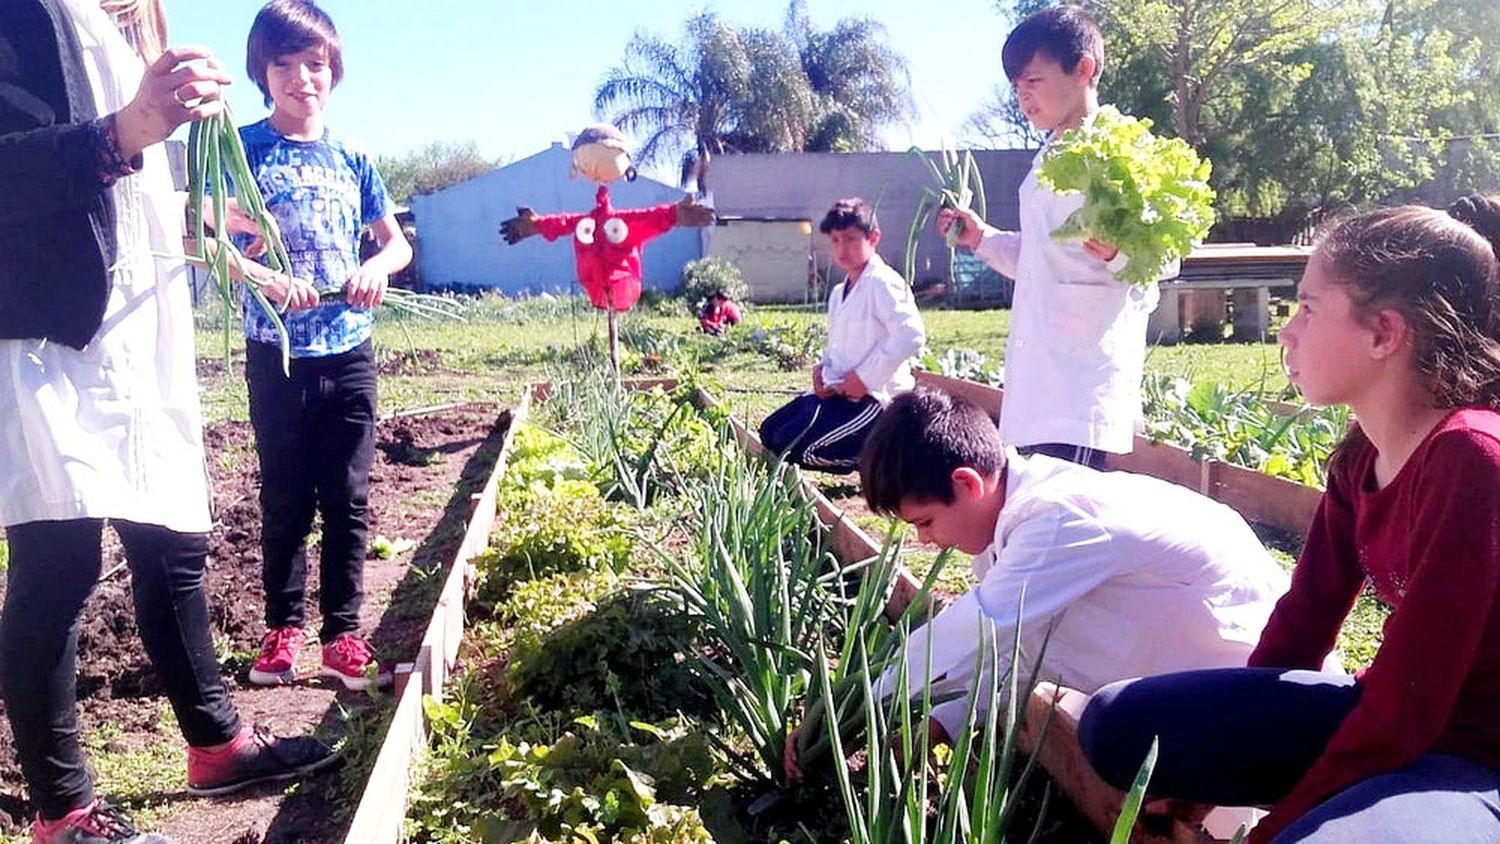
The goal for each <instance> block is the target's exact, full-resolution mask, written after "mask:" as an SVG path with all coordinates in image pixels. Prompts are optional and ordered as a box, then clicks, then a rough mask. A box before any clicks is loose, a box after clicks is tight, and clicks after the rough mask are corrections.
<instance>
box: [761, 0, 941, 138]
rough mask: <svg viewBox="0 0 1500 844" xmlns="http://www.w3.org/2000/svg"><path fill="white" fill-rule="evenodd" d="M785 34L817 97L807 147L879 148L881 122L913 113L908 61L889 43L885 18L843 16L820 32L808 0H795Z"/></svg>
mask: <svg viewBox="0 0 1500 844" xmlns="http://www.w3.org/2000/svg"><path fill="white" fill-rule="evenodd" d="M786 35H787V38H788V39H789V40H790V41H791V42H792V45H793V47H795V48H796V50H797V56H798V60H799V61H800V63H801V65H802V72H803V73H804V74H806V76H807V80H808V84H809V85H810V86H811V87H812V91H813V94H814V96H815V98H816V99H815V104H814V114H813V116H812V117H813V125H812V126H811V127H810V131H809V132H808V140H807V142H806V144H805V149H806V150H807V151H808V152H852V151H858V150H868V149H879V148H880V147H881V142H880V130H881V128H883V127H884V126H885V125H886V124H889V123H894V122H897V121H900V120H904V119H907V118H909V117H910V116H911V115H912V114H913V112H914V108H913V105H912V100H911V92H910V89H911V78H910V75H909V74H908V73H907V69H906V61H905V60H904V59H902V57H901V55H900V54H899V53H897V52H896V51H895V50H893V49H891V47H890V46H889V45H888V44H886V42H885V35H886V32H885V27H884V26H882V25H881V24H879V23H877V22H875V21H873V20H870V19H869V18H844V19H843V20H841V21H839V22H838V23H837V24H835V25H834V27H833V29H830V30H827V31H824V32H820V31H818V30H817V29H814V28H813V25H812V19H811V17H809V15H808V12H807V3H806V1H805V0H792V2H791V5H790V6H788V8H787V15H786Z"/></svg>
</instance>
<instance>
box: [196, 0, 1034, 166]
mask: <svg viewBox="0 0 1500 844" xmlns="http://www.w3.org/2000/svg"><path fill="white" fill-rule="evenodd" d="M261 2H262V0H166V7H167V14H168V20H169V27H170V31H171V32H170V40H171V42H172V43H174V44H187V43H194V44H204V45H206V46H208V47H211V48H212V49H213V50H214V51H215V52H217V53H218V54H219V56H220V58H221V59H222V60H224V61H225V63H226V64H227V65H228V66H229V67H230V68H231V70H232V72H233V73H234V74H235V77H236V79H237V83H236V84H235V86H234V87H233V88H232V93H231V95H230V103H231V105H232V106H233V108H234V111H235V117H236V120H237V121H238V122H240V123H248V122H251V121H253V120H255V119H259V118H260V117H261V116H263V115H264V114H265V108H264V107H263V106H262V104H261V100H260V96H259V92H258V91H256V90H255V86H254V84H253V83H251V82H250V81H249V80H248V79H246V78H244V63H245V36H246V34H247V32H248V31H249V27H250V22H251V20H253V19H254V17H255V12H256V11H257V10H258V9H259V8H260V6H261ZM321 5H322V6H323V8H324V9H325V10H327V12H328V13H329V15H330V16H332V17H333V20H334V23H335V25H337V26H338V28H339V34H340V36H341V37H342V39H343V42H344V64H345V77H344V82H343V84H342V85H340V86H339V88H338V89H337V90H335V92H334V94H333V98H332V100H331V102H330V106H329V123H330V124H331V125H332V126H333V127H334V128H335V129H337V130H338V131H340V132H342V133H344V134H345V135H347V136H349V137H352V138H354V139H356V140H359V141H361V142H362V143H363V144H364V145H365V146H366V147H367V148H368V149H370V150H372V151H373V152H375V153H377V154H399V153H402V152H406V151H408V150H411V149H414V148H417V147H421V146H424V145H426V144H427V143H429V142H432V141H448V142H467V141H473V142H474V143H476V144H477V145H478V146H479V149H480V151H481V152H483V153H484V154H485V155H489V156H502V155H506V156H513V157H516V158H520V157H525V156H527V155H530V154H532V153H534V152H537V151H539V150H542V149H545V148H546V147H547V145H548V144H549V143H551V142H552V141H554V140H556V141H561V140H564V139H565V135H566V133H568V132H570V131H576V130H577V129H578V128H579V127H582V126H584V125H586V124H588V123H590V122H592V121H593V120H594V115H593V112H592V105H593V91H594V88H595V86H597V85H598V83H599V82H600V80H601V79H603V77H604V75H605V73H606V72H607V71H608V70H609V68H610V67H612V66H614V65H616V64H618V63H620V62H621V61H622V60H623V58H624V55H625V45H626V43H627V42H628V41H629V40H630V37H631V35H632V34H633V33H635V32H637V31H643V32H647V33H650V34H652V35H655V36H657V37H661V38H665V39H668V40H671V41H672V42H674V43H676V42H678V41H680V40H681V37H682V22H683V20H684V19H686V18H687V17H688V16H690V15H692V14H693V13H695V12H697V11H699V10H704V9H708V10H712V11H716V12H718V13H719V14H720V15H722V16H723V17H725V18H726V19H728V20H729V21H731V22H733V23H736V24H740V25H752V26H766V27H776V28H778V29H779V28H780V26H781V22H782V20H783V18H784V16H785V14H786V4H785V3H784V2H780V0H760V1H759V2H749V1H748V0H739V2H720V3H707V4H706V3H701V2H698V3H690V2H676V0H645V2H636V3H628V4H627V3H604V2H597V0H595V2H579V1H578V0H551V2H548V0H541V2H534V3H523V2H517V0H421V2H411V0H323V2H322V3H321ZM808 5H809V12H810V14H811V15H812V18H813V22H814V24H815V25H816V26H817V27H818V28H820V29H827V28H829V27H831V26H832V25H833V24H834V23H836V22H837V21H838V20H839V19H840V18H843V17H848V16H851V15H853V16H862V17H869V18H873V19H875V20H877V21H879V22H881V23H882V24H884V25H885V27H886V29H887V33H888V36H889V40H890V43H891V45H892V46H893V47H894V48H895V49H896V50H897V51H898V52H900V53H901V54H902V55H903V56H905V58H906V61H907V63H908V68H909V71H910V73H911V84H912V92H913V95H914V97H915V99H916V104H917V110H918V114H917V117H916V119H915V121H914V122H913V123H912V125H910V126H903V127H898V128H893V129H891V130H890V131H889V132H888V133H887V145H888V146H889V147H890V148H893V149H905V148H906V147H909V146H911V145H912V144H913V143H917V144H921V145H922V146H924V147H928V148H936V147H937V146H939V145H940V144H941V143H942V142H943V141H944V140H945V139H947V141H948V142H949V143H950V144H951V143H952V142H953V139H954V138H955V137H956V136H957V135H958V134H959V132H960V128H961V124H962V123H963V122H964V120H965V118H967V116H968V115H969V114H970V112H972V111H973V110H974V109H976V108H977V107H978V106H979V105H980V104H981V102H982V101H983V100H984V99H985V98H986V97H987V95H988V92H989V91H990V90H991V89H992V87H993V86H994V85H995V83H996V82H998V81H999V80H1000V79H1001V72H1000V59H999V56H1000V45H1001V43H1002V41H1003V40H1004V37H1005V33H1006V31H1007V25H1006V22H1005V20H1004V19H1003V18H1002V17H1001V16H1000V15H999V13H998V12H997V11H996V7H995V5H994V3H993V2H991V0H945V2H939V3H921V2H914V0H904V2H898V0H872V2H864V3H861V2H855V0H809V4H808ZM671 169H673V168H671V166H670V165H668V167H667V169H666V170H665V171H662V172H670V171H671ZM669 180H670V179H669Z"/></svg>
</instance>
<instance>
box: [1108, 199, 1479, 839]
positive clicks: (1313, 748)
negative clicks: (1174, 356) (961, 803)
mask: <svg viewBox="0 0 1500 844" xmlns="http://www.w3.org/2000/svg"><path fill="white" fill-rule="evenodd" d="M1497 244H1500V202H1497V201H1496V199H1494V198H1488V199H1487V198H1483V197H1470V198H1467V199H1464V200H1460V201H1459V202H1458V203H1456V204H1455V205H1454V206H1453V207H1452V208H1451V209H1449V211H1448V212H1447V213H1444V212H1443V211H1438V210H1434V209H1431V208H1421V207H1415V206H1408V207H1404V208H1393V209H1387V210H1383V211H1376V212H1373V213H1370V214H1366V215H1363V216H1360V217H1356V218H1353V219H1351V220H1349V221H1347V222H1345V223H1343V224H1342V225H1339V226H1338V227H1337V228H1335V229H1334V230H1333V231H1332V232H1331V233H1329V234H1328V236H1327V237H1325V238H1323V240H1322V241H1321V242H1320V243H1319V244H1318V246H1317V248H1316V250H1315V251H1314V253H1313V257H1312V259H1311V260H1310V261H1309V262H1308V265H1307V270H1306V273H1305V274H1304V275H1303V277H1302V281H1301V284H1300V285H1299V287H1298V292H1297V299H1298V302H1299V305H1298V309H1297V313H1296V315H1295V316H1293V318H1292V321H1291V322H1290V323H1288V325H1287V327H1286V328H1285V329H1284V330H1283V331H1282V333H1281V344H1282V346H1283V347H1284V348H1285V351H1286V367H1287V373H1288V375H1289V376H1290V378H1291V380H1292V383H1293V384H1295V385H1296V386H1297V388H1298V389H1299V390H1301V391H1302V394H1303V396H1304V397H1306V399H1307V400H1308V401H1309V402H1312V403H1313V404H1347V405H1349V407H1350V409H1352V410H1353V411H1354V416H1355V418H1356V419H1358V420H1359V422H1358V425H1357V426H1356V427H1355V428H1353V429H1351V431H1350V432H1349V434H1348V436H1346V437H1345V439H1344V441H1343V443H1341V444H1340V445H1339V447H1338V449H1337V451H1336V452H1335V454H1334V457H1333V459H1332V460H1331V461H1330V466H1329V472H1328V488H1327V491H1326V492H1325V493H1324V494H1323V500H1322V502H1321V503H1320V504H1319V507H1318V511H1317V516H1316V517H1315V518H1314V521H1313V524H1312V527H1311V528H1310V529H1309V531H1308V536H1307V543H1306V545H1305V546H1304V547H1303V551H1302V558H1301V559H1300V560H1299V561H1298V563H1297V568H1296V571H1295V572H1294V573H1293V577H1292V588H1291V591H1290V592H1289V593H1287V595H1286V597H1284V598H1282V600H1281V602H1280V603H1279V604H1277V607H1276V612H1275V614H1274V615H1273V616H1272V617H1271V621H1270V623H1269V624H1268V625H1267V626H1266V630H1265V633H1264V634H1263V635H1262V636H1261V640H1260V644H1259V645H1258V646H1257V647H1256V649H1255V652H1254V653H1253V654H1251V656H1250V667H1249V668H1243V669H1236V670H1225V671H1204V672H1193V673H1189V674H1178V675H1171V676H1165V677H1148V678H1147V679H1144V680H1138V681H1135V682H1132V683H1124V684H1120V685H1117V686H1111V687H1109V688H1106V689H1104V690H1103V691H1101V692H1100V693H1099V694H1098V695H1097V696H1096V697H1095V699H1094V700H1092V701H1091V702H1090V703H1089V707H1088V709H1087V710H1085V712H1084V716H1083V719H1082V722H1081V723H1080V725H1079V726H1080V738H1081V740H1082V741H1083V744H1084V750H1085V753H1087V755H1088V757H1089V760H1090V761H1091V762H1092V763H1093V765H1094V767H1095V768H1096V769H1097V770H1098V771H1099V773H1100V774H1101V775H1102V776H1103V777H1104V779H1106V780H1108V781H1110V782H1112V783H1114V784H1116V785H1125V784H1127V783H1128V781H1129V780H1130V778H1131V776H1133V774H1134V771H1135V768H1136V766H1138V765H1140V763H1141V759H1142V757H1144V756H1145V754H1146V749H1147V747H1148V746H1149V745H1150V743H1151V739H1152V737H1153V736H1157V737H1159V740H1160V750H1159V754H1160V755H1159V756H1158V757H1157V762H1156V770H1155V773H1154V774H1153V775H1152V779H1151V789H1150V794H1151V795H1152V796H1156V797H1163V798H1174V799H1177V800H1185V801H1192V802H1196V803H1205V804H1222V803H1230V804H1238V805H1244V804H1257V803H1258V804H1271V813H1270V814H1269V815H1267V816H1266V818H1265V819H1264V820H1262V821H1261V822H1260V824H1259V825H1257V826H1256V827H1255V829H1254V830H1252V831H1251V835H1250V838H1251V840H1252V841H1276V842H1291V841H1328V842H1334V841H1338V842H1344V841H1443V842H1479V841H1485V842H1490V841H1500V412H1497V408H1500V262H1497V260H1496V254H1495V250H1496V248H1497ZM1366 583H1369V584H1371V586H1373V588H1374V589H1375V591H1376V593H1377V594H1378V595H1379V596H1380V598H1381V600H1382V601H1384V602H1385V603H1387V604H1389V605H1390V607H1391V615H1390V617H1389V619H1388V620H1387V621H1386V623H1385V628H1384V633H1385V636H1384V642H1383V643H1382V644H1381V646H1380V650H1379V651H1377V652H1376V654H1375V658H1374V660H1373V661H1372V662H1371V663H1370V665H1369V667H1367V668H1365V669H1364V670H1362V671H1360V672H1359V673H1357V674H1356V675H1355V676H1354V677H1329V676H1327V675H1324V674H1320V673H1318V672H1317V671H1316V669H1317V666H1318V662H1319V661H1320V660H1321V659H1322V658H1323V657H1324V655H1325V654H1327V653H1328V652H1329V650H1330V649H1331V648H1332V647H1333V646H1334V642H1335V640H1336V638H1337V636H1338V633H1339V629H1340V626H1341V625H1342V623H1343V621H1344V618H1345V616H1346V615H1348V613H1349V609H1350V607H1351V606H1352V605H1353V603H1354V600H1355V598H1356V597H1357V596H1358V595H1359V593H1360V590H1361V589H1363V588H1364V585H1365V584H1366ZM1127 768H1128V769H1129V772H1127V770H1126V769H1127Z"/></svg>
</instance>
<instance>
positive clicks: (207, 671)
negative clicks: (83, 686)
mask: <svg viewBox="0 0 1500 844" xmlns="http://www.w3.org/2000/svg"><path fill="white" fill-rule="evenodd" d="M111 526H112V527H113V528H114V529H115V533H117V534H119V537H120V542H121V543H122V544H123V545H124V546H125V559H126V561H127V562H128V563H129V567H130V576H131V581H130V588H131V594H132V597H133V598H134V599H135V618H136V625H137V626H138V627H139V628H140V633H141V641H142V642H144V643H145V646H146V653H147V654H149V655H150V657H151V662H152V664H153V665H154V666H155V667H156V671H157V674H158V675H159V676H160V678H161V682H162V685H163V686H164V687H165V688H166V693H167V699H168V700H169V701H171V704H172V710H173V711H174V712H175V713H176V714H177V723H178V724H179V725H180V726H181V728H182V734H183V736H184V737H185V738H186V739H187V741H188V744H190V745H192V746H194V747H208V746H212V745H216V744H222V743H224V742H226V741H229V740H230V739H231V738H233V737H234V736H235V734H236V733H238V732H239V717H238V715H236V714H235V709H234V703H233V701H232V700H231V698H230V696H229V691H228V690H227V689H226V688H225V687H224V682H223V680H222V679H221V678H220V676H219V665H218V660H217V658H216V656H215V654H214V646H213V639H212V637H211V635H210V633H209V627H208V601H207V599H206V597H205V596H204V592H203V565H204V562H205V560H206V558H207V556H208V537H207V535H205V534H198V533H177V532H175V531H171V530H168V529H166V528H163V527H157V526H154V525H139V524H132V523H129V522H112V523H111ZM102 532H103V522H102V521H100V520H98V519H78V520H70V521H56V522H28V523H26V524H20V525H13V526H11V527H9V528H7V529H6V538H7V539H8V541H9V543H10V570H9V571H8V572H7V574H6V587H5V608H4V611H3V613H0V692H3V694H4V697H5V713H6V715H7V717H9V718H10V725H11V732H12V733H13V734H14V737H15V744H16V755H17V756H18V757H19V759H20V763H21V771H22V773H23V774H24V775H25V777H26V784H27V787H28V789H29V790H30V792H31V799H32V802H33V803H35V804H36V806H37V808H38V810H39V811H40V812H41V813H42V816H43V817H45V818H48V819H56V818H60V817H62V816H63V815H66V814H67V813H68V812H70V811H72V810H73V809H76V808H78V807H80V806H84V805H87V804H88V803H89V802H90V801H91V800H93V789H92V786H91V785H90V783H89V775H88V771H87V769H86V768H85V767H84V757H83V750H82V748H81V747H80V746H79V743H78V720H77V705H76V704H77V701H76V694H77V683H76V678H77V669H76V660H77V656H78V619H79V617H80V616H81V615H82V613H83V606H84V602H85V601H87V600H88V597H89V594H90V593H92V592H93V591H94V586H95V584H96V583H97V582H98V580H99V574H100V569H101V566H102V563H101V558H100V552H99V541H100V539H101V536H102Z"/></svg>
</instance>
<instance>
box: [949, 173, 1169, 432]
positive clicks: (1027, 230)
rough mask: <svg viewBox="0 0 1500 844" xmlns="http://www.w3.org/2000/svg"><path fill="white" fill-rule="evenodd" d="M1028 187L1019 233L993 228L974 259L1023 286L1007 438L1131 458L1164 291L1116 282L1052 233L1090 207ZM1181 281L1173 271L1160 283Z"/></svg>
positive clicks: (1015, 308) (1033, 178) (1016, 301)
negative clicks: (1152, 320)
mask: <svg viewBox="0 0 1500 844" xmlns="http://www.w3.org/2000/svg"><path fill="white" fill-rule="evenodd" d="M1045 151H1046V150H1045V149H1043V151H1042V152H1039V153H1037V156H1036V158H1035V159H1034V160H1033V161H1032V165H1031V172H1029V173H1028V174H1027V175H1026V179H1025V181H1023V182H1022V183H1021V230H1020V231H1019V232H1003V231H1000V230H998V229H995V228H990V227H986V229H985V232H984V235H983V237H982V239H981V241H980V244H979V248H977V249H975V250H974V254H975V255H976V256H978V257H979V259H980V260H982V261H984V262H985V263H986V264H988V265H990V266H991V267H993V268H995V269H996V270H998V271H1000V272H1001V273H1004V274H1005V275H1007V276H1010V277H1011V278H1013V279H1015V280H1016V286H1015V294H1014V297H1013V299H1012V305H1011V312H1010V337H1009V338H1008V339H1007V341H1006V345H1005V402H1004V404H1003V405H1002V406H1001V409H1000V435H1001V437H1002V438H1004V440H1005V442H1006V443H1007V444H1008V445H1014V446H1026V445H1035V444H1038V443H1067V444H1070V445H1079V446H1087V447H1089V448H1096V449H1101V450H1104V451H1113V452H1118V453H1125V452H1128V451H1130V449H1131V446H1132V444H1133V442H1134V435H1135V423H1136V419H1137V418H1138V417H1139V416H1140V414H1141V373H1142V368H1143V367H1144V365H1145V358H1146V321H1147V318H1148V317H1149V316H1150V314H1151V311H1153V310H1155V308H1156V302H1157V299H1158V291H1157V289H1156V286H1155V285H1152V286H1150V287H1147V288H1143V287H1138V286H1136V285H1131V284H1123V283H1121V282H1118V281H1115V278H1114V272H1116V271H1118V270H1119V269H1121V268H1122V267H1123V266H1124V262H1125V258H1124V256H1123V255H1120V256H1116V258H1115V259H1114V260H1113V261H1111V262H1110V263H1108V264H1106V263H1104V262H1103V261H1100V260H1098V259H1097V258H1094V257H1093V256H1091V255H1089V254H1088V253H1087V252H1085V251H1084V249H1083V245H1082V244H1081V243H1079V242H1067V243H1063V242H1060V241H1057V240H1054V239H1053V238H1052V231H1053V230H1054V229H1056V228H1057V227H1058V226H1060V225H1062V224H1063V221H1065V220H1066V219H1067V218H1068V215H1070V214H1072V213H1073V212H1074V211H1076V210H1078V209H1079V208H1080V207H1082V206H1083V194H1081V193H1072V194H1067V195H1062V194H1058V193H1054V192H1053V191H1051V190H1049V189H1047V188H1046V187H1043V186H1042V185H1041V184H1040V183H1038V181H1037V170H1038V168H1040V166H1041V161H1042V154H1043V153H1044V152H1045ZM1176 274H1177V270H1176V268H1175V267H1171V268H1168V271H1167V272H1165V273H1163V278H1169V277H1171V276H1174V275H1176Z"/></svg>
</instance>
